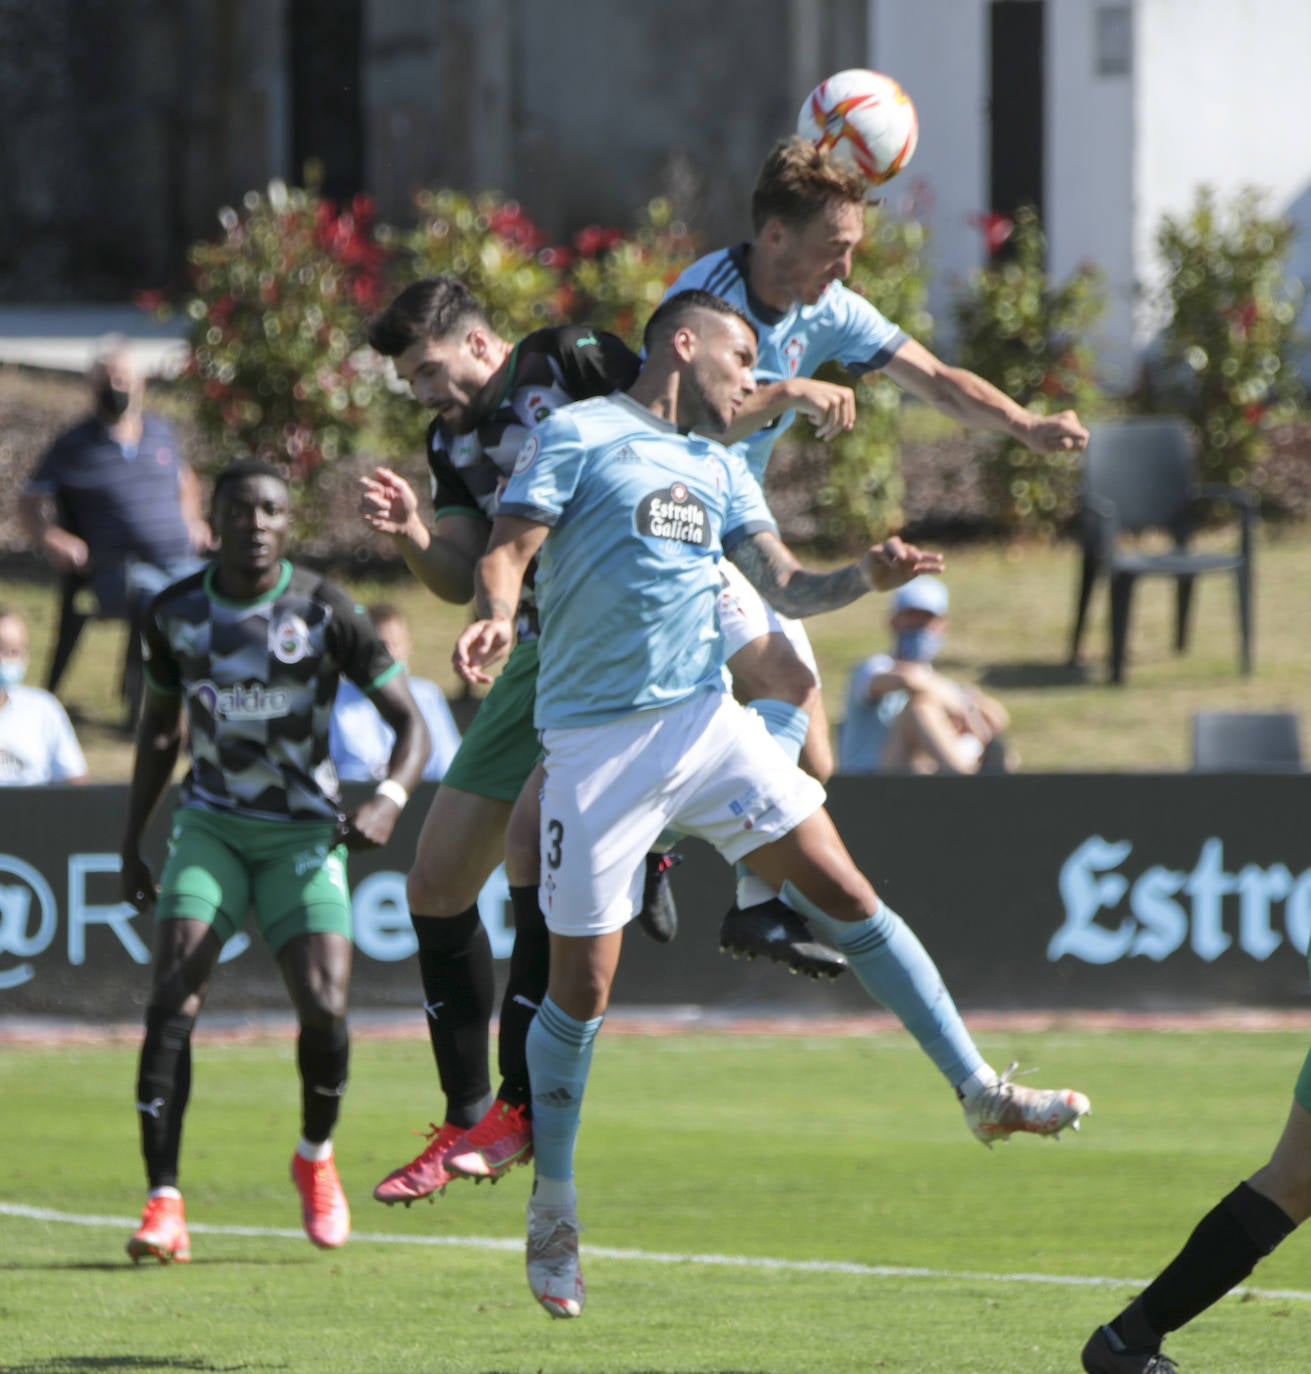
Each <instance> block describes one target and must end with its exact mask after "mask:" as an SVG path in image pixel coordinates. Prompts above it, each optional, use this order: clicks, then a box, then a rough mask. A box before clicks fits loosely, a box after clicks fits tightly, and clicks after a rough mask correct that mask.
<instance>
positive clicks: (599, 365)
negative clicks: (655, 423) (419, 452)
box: [428, 325, 642, 521]
mask: <svg viewBox="0 0 1311 1374" xmlns="http://www.w3.org/2000/svg"><path fill="white" fill-rule="evenodd" d="M641 366H642V364H641V359H639V358H638V356H637V354H636V353H634V352H633V351H632V350H631V349H630V348H629V347H628V345H627V344H625V343H624V341H623V340H622V339H620V338H617V337H616V336H615V335H614V334H607V333H606V332H605V330H603V329H591V328H589V327H588V326H587V325H563V326H560V327H557V328H551V329H538V330H536V331H535V332H534V333H532V334H529V335H528V337H527V338H525V339H521V340H520V341H519V342H518V343H517V344H515V346H514V352H513V353H512V354H511V356H510V366H509V369H508V371H507V374H506V379H505V383H504V385H503V386H502V387H501V389H500V391H499V392H497V393H496V394H495V395H493V396H491V397H489V398H488V399H487V401H486V402H485V406H486V410H485V413H484V414H482V415H481V416H479V417H478V418H477V422H476V425H475V427H474V428H473V430H471V431H470V433H468V434H452V433H451V432H450V430H448V429H447V428H446V426H445V425H444V424H443V423H442V421H441V419H440V417H439V418H438V419H436V420H434V421H433V423H432V424H431V425H430V426H429V427H428V469H429V471H430V473H431V474H432V501H433V509H434V511H435V512H436V514H437V515H444V514H447V513H448V512H452V511H472V512H474V513H476V514H481V515H483V516H485V517H486V519H487V520H489V521H490V520H491V519H492V518H493V517H494V516H495V515H496V503H497V501H498V499H499V498H500V494H501V489H502V488H503V487H504V486H505V483H506V481H507V480H508V479H509V476H510V473H511V472H512V471H513V469H514V460H515V459H516V458H517V457H518V456H519V450H520V448H522V447H523V441H524V439H525V438H527V436H528V432H529V430H531V429H533V428H534V427H535V426H536V425H539V424H541V422H542V421H543V420H545V419H546V417H547V416H548V415H550V414H551V413H552V412H553V411H556V410H559V408H560V407H561V406H566V405H568V404H569V403H570V402H571V401H585V400H587V399H588V397H590V396H608V395H610V393H611V392H612V391H627V390H628V388H629V387H630V386H632V384H633V383H634V382H635V381H636V380H637V374H638V371H639V370H640V369H641ZM479 399H481V398H479Z"/></svg>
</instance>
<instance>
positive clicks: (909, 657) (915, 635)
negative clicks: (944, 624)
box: [892, 628, 942, 663]
mask: <svg viewBox="0 0 1311 1374" xmlns="http://www.w3.org/2000/svg"><path fill="white" fill-rule="evenodd" d="M941 648H942V633H941V631H939V630H930V629H928V628H923V629H919V630H903V631H902V632H901V633H900V634H899V635H898V636H897V644H896V648H895V649H894V650H893V653H892V656H893V657H894V658H896V659H899V660H904V661H906V662H910V663H932V662H933V660H934V659H935V658H936V657H937V654H938V650H939V649H941Z"/></svg>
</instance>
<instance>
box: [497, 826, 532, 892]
mask: <svg viewBox="0 0 1311 1374" xmlns="http://www.w3.org/2000/svg"><path fill="white" fill-rule="evenodd" d="M540 865H541V847H540V845H539V843H538V834H537V830H536V829H535V828H534V829H532V830H531V831H530V830H527V829H525V830H524V831H523V832H522V833H516V831H515V829H514V827H513V826H512V827H511V828H510V830H509V831H508V833H507V834H506V837H505V878H506V881H507V882H508V883H509V885H510V886H511V887H533V886H535V885H536V883H537V879H538V873H539V871H540Z"/></svg>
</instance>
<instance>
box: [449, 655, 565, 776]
mask: <svg viewBox="0 0 1311 1374" xmlns="http://www.w3.org/2000/svg"><path fill="white" fill-rule="evenodd" d="M536 703H537V641H536V640H535V639H530V640H528V641H526V642H524V643H519V644H516V645H515V646H514V648H513V649H512V650H511V652H510V657H509V659H508V660H507V661H506V664H505V667H504V668H503V669H502V671H501V675H500V677H498V678H497V679H496V681H495V682H494V683H492V689H491V691H490V692H488V693H487V696H486V697H485V698H484V700H483V703H482V705H481V706H479V708H478V714H477V715H475V716H474V718H473V723H472V724H471V725H470V726H469V728H468V730H466V731H465V734H464V738H463V739H462V740H461V741H460V747H459V749H457V750H456V751H455V757H454V758H453V759H452V760H451V764H450V767H449V768H447V770H446V773H445V774H444V776H443V777H442V784H443V786H445V787H456V788H458V789H459V790H460V791H461V792H472V793H473V794H474V795H475V796H478V797H491V798H494V799H495V800H497V801H508V802H512V801H514V799H515V798H516V797H517V796H518V795H519V789H520V788H521V787H522V786H523V785H524V782H525V780H526V779H527V777H528V775H529V773H531V772H532V771H533V768H534V767H535V766H536V764H537V761H538V760H539V759H540V758H541V757H542V746H541V742H540V741H539V739H538V737H537V731H536V729H534V727H533V708H534V706H535V705H536Z"/></svg>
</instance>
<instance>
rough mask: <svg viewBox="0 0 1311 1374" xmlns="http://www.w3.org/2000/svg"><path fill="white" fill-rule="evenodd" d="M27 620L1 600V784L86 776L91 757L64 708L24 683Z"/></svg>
mask: <svg viewBox="0 0 1311 1374" xmlns="http://www.w3.org/2000/svg"><path fill="white" fill-rule="evenodd" d="M27 662H28V640H27V622H26V621H25V620H24V619H23V617H22V616H21V615H20V614H19V613H18V612H17V611H15V610H12V609H10V608H9V607H7V606H0V786H4V787H15V786H30V785H32V784H39V783H46V782H85V781H86V780H87V772H86V759H84V758H83V757H82V750H81V748H80V747H79V745H78V742H77V736H76V735H75V734H74V733H73V727H72V725H71V724H70V722H69V719H68V716H67V714H66V713H65V711H64V708H63V707H62V706H61V705H60V704H59V702H58V701H56V700H55V698H54V697H52V696H51V695H50V693H49V692H45V691H42V690H41V688H40V687H25V686H23V676H24V674H25V673H26V672H27Z"/></svg>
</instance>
